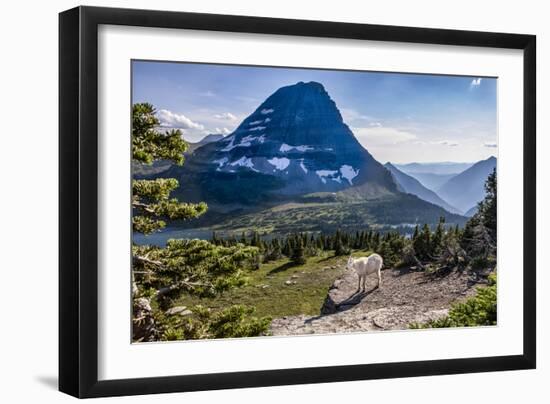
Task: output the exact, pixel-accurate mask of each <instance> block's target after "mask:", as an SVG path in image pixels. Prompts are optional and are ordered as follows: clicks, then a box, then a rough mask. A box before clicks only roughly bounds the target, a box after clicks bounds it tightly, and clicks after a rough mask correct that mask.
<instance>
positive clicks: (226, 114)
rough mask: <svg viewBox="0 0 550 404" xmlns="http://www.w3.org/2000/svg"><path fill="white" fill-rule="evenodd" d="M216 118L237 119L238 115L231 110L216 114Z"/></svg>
mask: <svg viewBox="0 0 550 404" xmlns="http://www.w3.org/2000/svg"><path fill="white" fill-rule="evenodd" d="M214 118H216V119H222V120H224V121H236V120H237V117H236V116H235V115H233V114H232V113H231V112H223V113H221V114H216V115H214Z"/></svg>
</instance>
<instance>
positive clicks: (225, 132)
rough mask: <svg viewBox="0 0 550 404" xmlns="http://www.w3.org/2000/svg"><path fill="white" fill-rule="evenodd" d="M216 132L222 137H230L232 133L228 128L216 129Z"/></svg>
mask: <svg viewBox="0 0 550 404" xmlns="http://www.w3.org/2000/svg"><path fill="white" fill-rule="evenodd" d="M214 132H215V133H218V134H222V135H229V134H230V133H231V131H230V130H229V129H227V128H221V129H220V128H215V129H214Z"/></svg>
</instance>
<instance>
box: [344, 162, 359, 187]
mask: <svg viewBox="0 0 550 404" xmlns="http://www.w3.org/2000/svg"><path fill="white" fill-rule="evenodd" d="M340 174H342V177H344V178H345V179H346V180H348V182H349V183H350V185H352V184H353V182H352V181H353V179H354V178H355V177H357V176H358V175H359V169H357V170H355V169H354V168H353V167H352V166H348V165H347V164H344V165H343V166H342V167H340Z"/></svg>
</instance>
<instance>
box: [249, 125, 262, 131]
mask: <svg viewBox="0 0 550 404" xmlns="http://www.w3.org/2000/svg"><path fill="white" fill-rule="evenodd" d="M264 129H265V126H255V127H253V128H250V129H248V130H249V131H251V132H253V131H255V130H264Z"/></svg>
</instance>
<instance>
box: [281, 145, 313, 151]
mask: <svg viewBox="0 0 550 404" xmlns="http://www.w3.org/2000/svg"><path fill="white" fill-rule="evenodd" d="M295 149H296V150H298V151H299V152H302V153H303V152H306V151H308V150H313V147H311V146H290V145H288V144H286V143H283V144H282V145H281V147H280V148H279V151H280V152H281V153H286V152H289V151H291V150H295Z"/></svg>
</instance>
